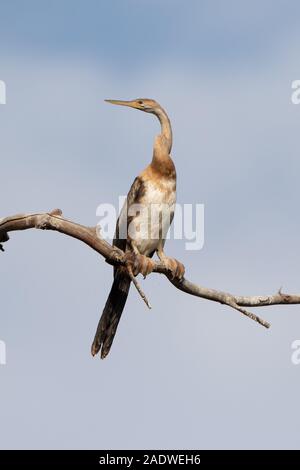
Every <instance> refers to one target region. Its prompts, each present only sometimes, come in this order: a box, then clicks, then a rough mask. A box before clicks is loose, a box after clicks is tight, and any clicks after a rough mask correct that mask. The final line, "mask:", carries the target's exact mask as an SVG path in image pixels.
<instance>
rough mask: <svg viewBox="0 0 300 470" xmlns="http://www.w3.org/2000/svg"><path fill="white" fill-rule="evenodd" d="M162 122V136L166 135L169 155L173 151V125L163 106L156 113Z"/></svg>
mask: <svg viewBox="0 0 300 470" xmlns="http://www.w3.org/2000/svg"><path fill="white" fill-rule="evenodd" d="M154 114H155V115H156V116H157V117H158V119H159V122H160V124H161V136H162V137H164V140H165V144H166V148H167V150H168V155H169V154H170V153H171V149H172V141H173V138H172V127H171V123H170V119H169V117H168V115H167V113H166V111H165V110H164V109H163V108H158V109H157V110H155V113H154Z"/></svg>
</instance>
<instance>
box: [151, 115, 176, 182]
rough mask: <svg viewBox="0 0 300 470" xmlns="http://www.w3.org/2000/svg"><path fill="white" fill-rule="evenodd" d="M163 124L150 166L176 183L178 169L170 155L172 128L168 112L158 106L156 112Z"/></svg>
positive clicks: (156, 139) (155, 142) (156, 140)
mask: <svg viewBox="0 0 300 470" xmlns="http://www.w3.org/2000/svg"><path fill="white" fill-rule="evenodd" d="M154 114H155V115H156V116H157V117H158V119H159V121H160V124H161V134H159V135H157V136H156V138H155V141H154V148H153V158H152V162H151V164H150V166H151V167H152V169H154V171H155V173H156V174H157V173H159V174H160V175H161V176H164V177H167V178H168V179H170V180H173V181H174V182H175V185H176V170H175V166H174V163H173V161H172V159H171V157H170V153H171V148H172V128H171V123H170V119H169V118H168V115H167V113H166V112H165V111H164V110H163V109H162V108H158V109H156V110H155V113H154Z"/></svg>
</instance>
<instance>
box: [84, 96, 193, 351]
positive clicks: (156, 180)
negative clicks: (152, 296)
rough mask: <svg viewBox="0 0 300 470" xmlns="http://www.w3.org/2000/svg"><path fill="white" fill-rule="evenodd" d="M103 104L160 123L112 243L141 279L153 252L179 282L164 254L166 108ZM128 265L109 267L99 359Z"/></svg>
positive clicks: (172, 180)
mask: <svg viewBox="0 0 300 470" xmlns="http://www.w3.org/2000/svg"><path fill="white" fill-rule="evenodd" d="M105 101H106V102H107V103H110V104H114V105H119V106H127V107H130V108H133V109H136V110H139V111H143V112H146V113H150V114H153V115H154V116H156V117H157V118H158V120H159V122H160V127H161V132H160V134H159V135H157V136H156V137H155V139H154V146H153V156H152V160H151V162H150V164H149V165H148V166H147V167H146V168H145V169H144V170H143V171H142V172H141V173H140V174H139V176H137V177H136V178H135V180H134V181H133V184H132V186H131V188H130V190H129V192H128V195H127V198H126V201H125V203H124V206H123V208H122V210H121V212H120V215H119V218H118V220H117V224H116V231H115V236H114V240H113V246H115V247H117V248H119V249H121V250H123V251H124V252H125V258H126V259H127V261H128V264H127V266H129V268H130V269H131V270H132V273H133V274H134V276H136V275H138V274H139V273H141V274H142V275H143V276H144V277H146V276H147V275H148V274H150V273H151V272H152V270H153V267H154V262H153V260H152V256H153V255H154V254H155V253H156V254H157V256H158V258H159V260H160V261H161V262H162V263H163V264H164V266H165V267H166V268H167V269H168V271H169V272H170V276H171V277H172V278H173V279H176V280H179V281H180V280H182V278H183V276H184V272H185V268H184V266H183V264H182V263H181V262H179V261H177V260H176V259H175V258H170V257H168V256H166V254H165V252H164V245H165V240H166V235H167V232H168V230H169V227H170V225H171V223H172V220H173V217H174V210H175V203H176V169H175V164H174V162H173V160H172V158H171V156H170V152H171V149H172V127H171V123H170V119H169V117H168V115H167V113H166V111H165V110H164V109H163V108H162V107H161V106H160V104H159V103H157V102H156V101H155V100H153V99H148V98H138V99H135V100H131V101H121V100H111V99H108V100H105ZM127 269H128V268H126V267H124V266H121V267H115V268H114V279H113V284H112V287H111V291H110V293H109V296H108V299H107V301H106V304H105V307H104V309H103V313H102V315H101V318H100V320H99V323H98V327H97V331H96V334H95V337H94V341H93V343H92V347H91V353H92V355H93V356H95V355H96V354H98V353H100V357H101V358H102V359H104V358H105V357H106V356H107V355H108V353H109V351H110V349H111V346H112V343H113V340H114V337H115V334H116V330H117V327H118V324H119V321H120V318H121V315H122V312H123V310H124V307H125V303H126V300H127V297H128V293H129V288H130V284H131V277H130V276H129V275H128V270H127Z"/></svg>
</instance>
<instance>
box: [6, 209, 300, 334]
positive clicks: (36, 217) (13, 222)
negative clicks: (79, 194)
mask: <svg viewBox="0 0 300 470" xmlns="http://www.w3.org/2000/svg"><path fill="white" fill-rule="evenodd" d="M31 228H37V229H41V230H55V231H57V232H60V233H63V234H65V235H68V236H70V237H73V238H76V239H78V240H80V241H82V242H83V243H85V244H86V245H88V246H89V247H90V248H92V249H93V250H95V251H96V252H97V253H99V254H100V255H101V256H103V257H104V258H105V260H106V261H107V262H108V263H109V264H111V265H115V266H116V265H122V266H125V264H126V259H125V255H124V252H123V251H122V250H120V249H118V248H116V247H113V246H111V245H110V244H109V243H108V242H107V241H106V240H104V239H103V238H102V237H101V234H100V229H99V227H86V226H84V225H80V224H78V223H76V222H73V221H71V220H68V219H65V218H64V217H62V212H61V211H60V210H59V209H55V210H53V211H51V212H48V213H38V214H18V215H14V216H11V217H6V218H3V219H0V250H1V251H4V248H3V246H2V244H3V243H5V242H7V241H8V240H9V236H8V233H9V232H13V231H18V230H27V229H31ZM153 272H155V273H160V274H164V275H165V276H166V277H167V278H168V279H169V281H170V282H171V283H172V284H173V285H174V286H175V287H176V288H177V289H179V290H181V291H183V292H185V293H186V294H190V295H194V296H196V297H200V298H203V299H207V300H210V301H213V302H219V303H221V304H224V305H228V306H229V307H231V308H233V309H235V310H237V311H239V312H240V313H242V314H243V315H245V316H247V317H248V318H250V319H251V320H253V321H255V322H257V323H259V324H260V325H262V326H264V327H265V328H269V327H270V324H269V323H268V322H267V321H266V320H264V319H262V318H260V317H259V316H257V315H255V314H253V313H251V312H249V311H247V310H246V309H245V307H264V306H269V305H287V304H288V305H291V304H300V295H289V294H284V293H282V292H281V290H280V291H279V292H278V293H277V294H274V295H269V296H252V297H247V296H235V295H232V294H229V293H227V292H222V291H218V290H215V289H209V288H207V287H203V286H199V285H197V284H194V283H192V282H190V281H189V280H188V279H185V278H183V279H182V280H181V281H177V280H172V279H171V278H170V277H169V272H168V269H167V268H166V267H165V266H164V264H163V263H161V262H156V263H155V265H154V269H153ZM131 274H132V273H131ZM129 275H130V273H129ZM130 277H131V280H132V281H133V283H134V285H135V287H136V288H137V290H138V292H139V294H140V296H141V297H142V299H143V300H144V302H145V303H146V305H147V306H148V307H149V308H151V307H150V304H149V302H148V300H147V297H146V296H145V294H144V292H143V291H142V289H141V287H140V285H139V283H138V281H137V280H136V278H135V277H134V276H133V274H132V276H130Z"/></svg>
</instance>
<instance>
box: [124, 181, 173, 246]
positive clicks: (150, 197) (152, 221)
mask: <svg viewBox="0 0 300 470" xmlns="http://www.w3.org/2000/svg"><path fill="white" fill-rule="evenodd" d="M175 203H176V183H175V181H172V180H167V179H160V180H159V181H158V182H156V181H155V180H145V181H144V192H143V196H142V197H141V199H140V201H139V204H137V205H136V207H133V211H134V213H132V214H131V215H132V216H133V218H132V222H131V224H132V229H133V232H134V237H133V238H134V240H135V243H136V246H137V248H138V250H139V251H140V253H142V254H146V255H148V254H150V253H152V252H153V251H155V250H156V249H157V247H158V244H159V241H160V240H162V239H165V238H166V235H167V232H168V230H169V227H170V225H171V223H172V220H173V215H174V209H175ZM130 236H131V234H130Z"/></svg>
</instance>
